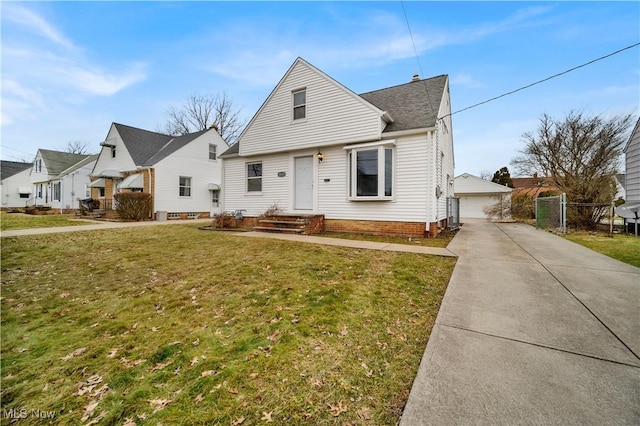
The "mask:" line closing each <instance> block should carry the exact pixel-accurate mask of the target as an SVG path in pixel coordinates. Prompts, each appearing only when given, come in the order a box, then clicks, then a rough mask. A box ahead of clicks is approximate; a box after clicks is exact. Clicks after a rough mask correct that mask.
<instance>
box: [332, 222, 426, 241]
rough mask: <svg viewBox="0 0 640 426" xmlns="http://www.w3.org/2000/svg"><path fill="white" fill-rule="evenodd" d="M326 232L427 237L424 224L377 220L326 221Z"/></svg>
mask: <svg viewBox="0 0 640 426" xmlns="http://www.w3.org/2000/svg"><path fill="white" fill-rule="evenodd" d="M324 224H325V230H327V231H334V232H352V233H360V234H373V235H389V236H399V237H424V236H426V235H427V233H426V231H425V224H424V223H422V222H387V221H375V220H344V219H325V221H324Z"/></svg>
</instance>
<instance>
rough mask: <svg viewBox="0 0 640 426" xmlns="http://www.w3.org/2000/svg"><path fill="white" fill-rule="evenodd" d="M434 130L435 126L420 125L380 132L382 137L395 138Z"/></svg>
mask: <svg viewBox="0 0 640 426" xmlns="http://www.w3.org/2000/svg"><path fill="white" fill-rule="evenodd" d="M435 130H436V128H435V127H420V128H417V129H406V130H396V131H393V132H383V133H382V137H383V138H385V139H386V138H397V137H400V136H408V135H416V134H420V133H428V132H434V131H435Z"/></svg>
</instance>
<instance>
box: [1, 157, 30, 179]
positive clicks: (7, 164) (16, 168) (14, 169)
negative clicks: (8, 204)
mask: <svg viewBox="0 0 640 426" xmlns="http://www.w3.org/2000/svg"><path fill="white" fill-rule="evenodd" d="M31 166H33V163H22V162H18V161H4V160H2V162H1V163H0V179H2V180H5V179H6V178H8V177H11V176H13V175H17V174H18V173H20V172H22V171H24V170H27V169H29V168H31Z"/></svg>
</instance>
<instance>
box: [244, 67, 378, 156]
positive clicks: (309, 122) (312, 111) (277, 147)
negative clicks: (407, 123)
mask: <svg viewBox="0 0 640 426" xmlns="http://www.w3.org/2000/svg"><path fill="white" fill-rule="evenodd" d="M302 88H306V91H307V93H306V119H304V120H300V121H296V122H293V120H292V100H291V98H292V94H291V93H292V91H295V90H297V89H302ZM380 134H381V126H380V113H379V112H377V111H376V110H375V109H373V108H372V107H370V106H368V105H367V104H366V103H365V102H364V101H363V100H362V99H359V98H358V97H357V96H356V95H354V94H352V93H351V92H349V91H348V90H347V89H345V88H344V87H342V86H340V85H339V84H338V83H336V82H335V81H333V80H331V79H330V78H328V77H327V76H326V75H323V74H322V73H320V72H319V71H317V70H315V69H313V68H312V67H310V66H309V65H307V64H305V63H304V62H300V61H298V62H297V63H296V64H295V65H294V66H293V68H292V69H291V71H290V73H289V74H288V75H287V76H286V77H285V78H284V79H283V80H282V81H281V83H280V85H279V86H278V87H276V89H275V90H274V92H273V93H272V95H271V97H270V98H269V99H268V100H267V101H266V102H265V104H264V105H263V107H262V108H261V109H260V111H258V113H257V114H256V116H255V117H254V119H253V121H252V122H251V123H250V124H249V127H248V128H247V129H246V130H245V132H244V134H243V135H242V138H241V145H240V155H242V156H249V155H256V154H265V153H274V152H278V151H291V150H295V149H302V148H313V147H319V146H326V145H334V144H336V143H347V142H350V141H363V140H374V139H379V138H380Z"/></svg>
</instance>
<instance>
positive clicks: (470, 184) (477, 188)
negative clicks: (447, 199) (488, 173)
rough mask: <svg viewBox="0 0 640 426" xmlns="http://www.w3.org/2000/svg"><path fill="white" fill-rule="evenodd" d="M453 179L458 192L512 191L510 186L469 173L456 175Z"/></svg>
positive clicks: (492, 192) (491, 192) (486, 192)
mask: <svg viewBox="0 0 640 426" xmlns="http://www.w3.org/2000/svg"><path fill="white" fill-rule="evenodd" d="M453 181H454V192H455V193H456V194H494V193H496V192H511V191H512V189H511V188H509V187H508V186H503V185H500V184H497V183H495V182H491V181H489V180H485V179H482V178H479V177H477V176H474V175H470V174H469V173H463V174H461V175H460V176H456V177H455V178H454V179H453Z"/></svg>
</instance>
